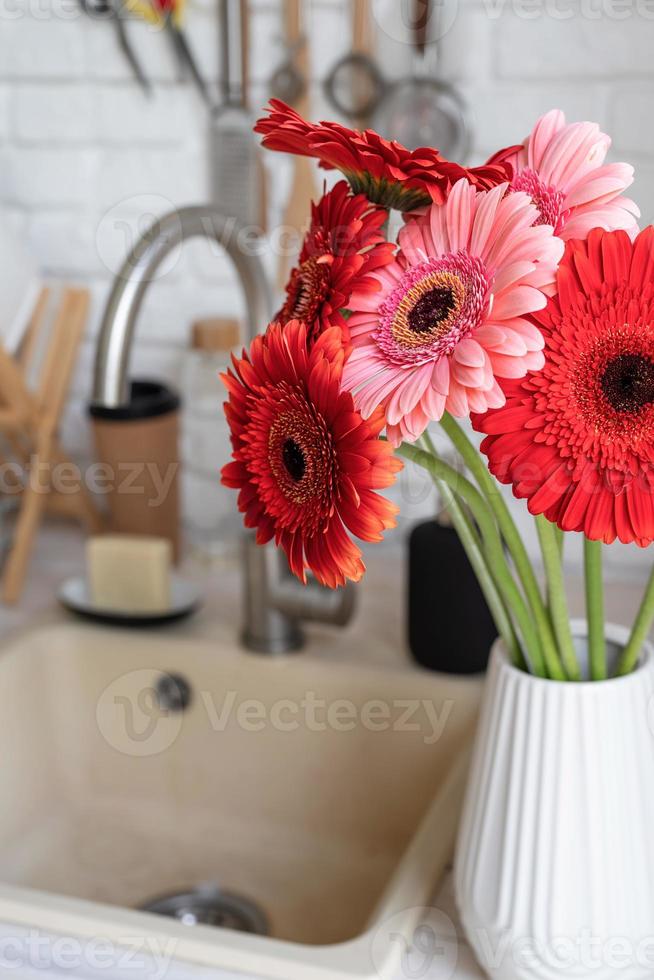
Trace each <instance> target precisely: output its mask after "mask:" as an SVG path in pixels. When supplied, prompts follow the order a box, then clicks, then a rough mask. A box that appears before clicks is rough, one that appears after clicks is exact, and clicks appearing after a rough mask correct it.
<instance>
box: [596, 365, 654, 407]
mask: <svg viewBox="0 0 654 980" xmlns="http://www.w3.org/2000/svg"><path fill="white" fill-rule="evenodd" d="M600 384H601V386H602V391H603V392H604V394H605V396H606V398H607V400H608V402H609V404H610V405H611V406H612V407H613V408H614V409H615V410H616V412H637V411H638V410H639V409H641V408H643V407H644V406H645V405H649V404H651V403H652V402H654V362H652V361H651V360H650V359H649V358H647V357H643V356H642V355H641V354H619V355H618V356H617V357H615V358H614V359H613V360H612V361H609V363H608V364H607V366H606V369H605V371H604V374H603V375H602V378H601V381H600Z"/></svg>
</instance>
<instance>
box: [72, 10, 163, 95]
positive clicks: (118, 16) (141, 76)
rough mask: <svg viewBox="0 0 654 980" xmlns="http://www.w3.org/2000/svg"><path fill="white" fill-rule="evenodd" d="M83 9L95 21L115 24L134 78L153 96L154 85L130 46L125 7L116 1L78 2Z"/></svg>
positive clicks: (145, 91)
mask: <svg viewBox="0 0 654 980" xmlns="http://www.w3.org/2000/svg"><path fill="white" fill-rule="evenodd" d="M78 3H79V5H80V7H81V9H82V10H83V11H84V13H85V14H87V15H88V16H89V17H91V18H93V19H94V20H108V21H111V23H112V24H113V27H114V30H115V32H116V38H117V40H118V45H119V47H120V50H121V51H122V53H123V55H124V57H125V59H126V61H127V63H128V65H129V66H130V68H131V70H132V74H133V75H134V78H135V79H136V81H137V82H138V83H139V85H140V86H141V88H142V90H143V92H144V93H145V94H146V95H148V96H150V95H152V85H151V84H150V81H149V79H148V78H147V76H146V74H145V72H144V71H143V69H142V67H141V63H140V62H139V60H138V58H137V57H136V54H135V53H134V49H133V47H132V45H131V44H130V41H129V38H128V37H127V31H126V29H125V20H124V17H125V10H126V8H125V6H124V5H123V4H122V3H120V2H114V0H78Z"/></svg>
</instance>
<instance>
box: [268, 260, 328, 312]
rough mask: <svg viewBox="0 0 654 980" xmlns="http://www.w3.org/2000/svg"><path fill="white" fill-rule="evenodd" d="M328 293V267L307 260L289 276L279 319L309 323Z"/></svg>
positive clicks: (324, 264) (316, 261) (315, 261)
mask: <svg viewBox="0 0 654 980" xmlns="http://www.w3.org/2000/svg"><path fill="white" fill-rule="evenodd" d="M328 291H329V266H328V265H327V264H326V263H321V262H318V260H317V259H316V258H313V257H312V258H309V259H307V260H306V261H305V262H303V263H302V265H300V266H299V267H298V268H297V269H294V270H293V272H292V274H291V278H290V281H289V284H288V287H287V299H286V302H285V304H284V306H283V308H282V311H281V313H280V314H279V316H280V319H282V320H283V321H286V320H292V319H297V320H304V321H306V322H308V323H310V322H311V321H312V320H314V319H315V317H316V315H317V313H318V310H319V309H320V307H321V305H322V303H323V302H324V300H325V297H326V296H327V293H328Z"/></svg>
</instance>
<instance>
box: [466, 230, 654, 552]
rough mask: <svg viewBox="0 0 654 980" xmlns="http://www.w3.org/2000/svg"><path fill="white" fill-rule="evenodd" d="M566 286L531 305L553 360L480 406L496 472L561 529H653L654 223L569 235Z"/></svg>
mask: <svg viewBox="0 0 654 980" xmlns="http://www.w3.org/2000/svg"><path fill="white" fill-rule="evenodd" d="M557 286H558V295H556V296H555V297H553V298H552V299H550V301H549V303H548V306H547V308H546V309H545V310H543V311H542V312H539V313H534V314H533V315H532V317H533V320H534V322H535V323H536V324H537V326H538V328H539V329H540V330H541V332H542V334H543V336H544V338H545V349H544V351H543V353H544V354H545V367H544V368H543V370H542V371H537V372H531V373H529V374H527V376H526V377H525V378H523V379H522V380H520V381H502V382H501V384H502V388H503V389H504V392H505V394H506V405H505V406H504V407H503V408H500V409H497V410H493V411H490V412H488V413H487V414H485V415H479V416H476V417H475V416H473V423H474V425H475V428H477V429H478V430H480V431H481V432H485V433H487V438H486V439H484V441H483V443H482V447H481V448H482V450H483V452H485V453H486V454H487V455H488V459H489V466H490V470H491V472H492V473H493V474H494V475H495V476H496V477H497V478H498V479H499V480H501V481H502V482H503V483H512V484H513V491H514V493H515V495H516V496H517V497H527V498H528V500H529V510H530V511H531V513H532V514H544V515H545V516H546V517H547V518H548V520H550V521H554V522H555V523H557V524H558V525H559V527H560V528H562V529H563V530H564V531H583V532H584V533H585V534H586V536H587V537H588V538H590V539H592V540H601V541H605V542H606V543H610V542H612V541H614V540H615V538H616V537H617V538H619V539H620V541H623V542H631V541H635V542H636V543H637V544H639V545H641V546H643V547H644V546H646V545H648V544H650V543H651V542H652V540H654V496H653V491H654V228H653V227H649V228H647V229H646V230H645V231H643V232H642V233H641V234H640V235H639V236H638V237H637V238H636V240H635V241H634V242H633V244H632V242H631V240H630V238H629V235H628V234H627V233H626V232H624V231H613V232H607V231H603V230H601V229H596V230H595V231H592V232H591V233H590V235H589V237H588V240H587V241H586V242H582V241H578V240H575V241H571V242H569V243H568V245H567V247H566V253H565V256H564V258H563V261H562V262H561V265H560V267H559V271H558V277H557Z"/></svg>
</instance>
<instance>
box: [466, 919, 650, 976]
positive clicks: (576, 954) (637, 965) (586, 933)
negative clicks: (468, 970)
mask: <svg viewBox="0 0 654 980" xmlns="http://www.w3.org/2000/svg"><path fill="white" fill-rule="evenodd" d="M475 948H476V950H477V953H478V956H479V959H480V962H481V964H482V966H483V967H484V968H485V969H486V970H489V971H491V972H495V971H499V970H501V968H502V966H503V965H504V964H506V963H508V962H511V963H512V964H513V965H514V967H516V968H517V969H518V970H524V971H525V973H527V974H528V973H530V972H532V971H533V972H534V973H538V974H542V973H543V972H545V973H548V974H550V973H551V974H552V975H553V976H555V975H557V974H558V973H560V972H565V974H566V976H570V975H572V974H574V973H575V972H577V971H579V972H580V973H582V974H583V975H584V976H587V975H589V974H592V973H593V972H594V971H598V975H602V976H604V975H606V971H607V970H612V971H615V972H616V976H617V977H619V976H620V971H622V970H625V971H629V972H628V974H627V975H628V976H632V975H633V971H634V970H635V969H637V970H639V971H646V974H647V975H648V976H649V975H650V972H651V973H654V935H651V936H643V937H642V938H641V939H638V940H634V939H633V937H630V938H629V937H626V936H604V937H601V936H597V935H595V934H594V933H593V932H592V930H590V929H582V930H581V931H580V932H579V933H578V934H577V935H566V936H563V935H561V936H552V937H550V938H548V939H547V940H543V939H540V938H535V937H533V936H515V935H512V934H510V933H508V932H507V933H505V934H504V935H503V936H502V937H501V938H500V939H499V940H495V939H493V938H492V937H491V936H490V935H489V933H488V932H487V931H486V930H484V929H479V930H477V932H476V937H475ZM646 974H645V972H643V973H642V975H643V976H644V975H646ZM639 975H640V974H639Z"/></svg>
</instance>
